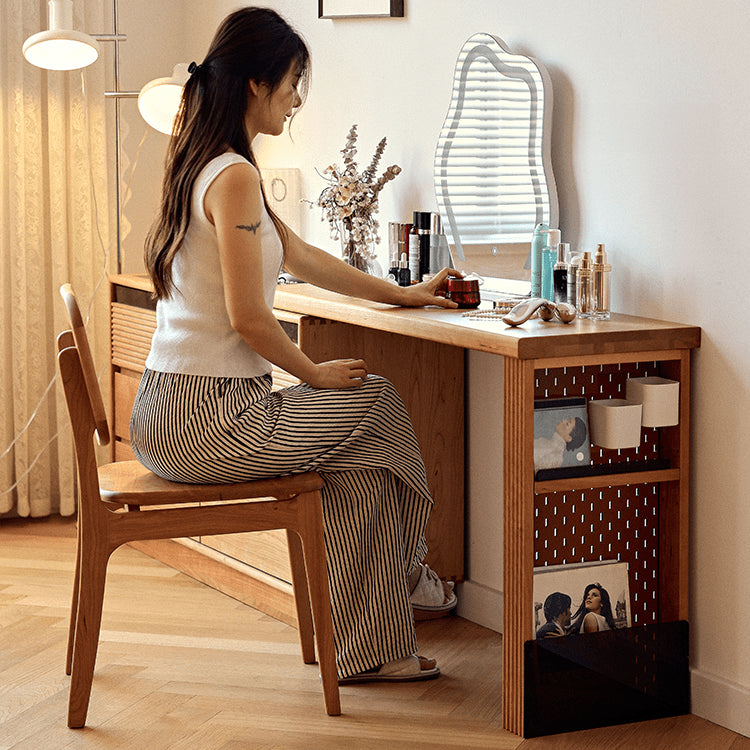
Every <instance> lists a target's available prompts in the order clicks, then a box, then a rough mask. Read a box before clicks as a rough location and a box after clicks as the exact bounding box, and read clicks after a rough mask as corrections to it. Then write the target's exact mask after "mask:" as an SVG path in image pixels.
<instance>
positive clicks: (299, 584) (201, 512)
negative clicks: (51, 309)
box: [57, 284, 341, 727]
mask: <svg viewBox="0 0 750 750" xmlns="http://www.w3.org/2000/svg"><path fill="white" fill-rule="evenodd" d="M60 293H61V295H62V297H63V299H64V301H65V305H66V307H67V310H68V315H69V317H70V323H71V330H69V331H64V332H63V333H61V334H60V335H59V336H58V339H57V344H58V365H59V368H60V373H61V376H62V382H63V386H64V390H65V399H66V402H67V407H68V414H69V416H70V421H71V424H72V427H73V437H74V442H75V450H76V462H77V465H78V479H79V504H78V546H77V554H76V571H75V582H74V586H73V603H72V607H71V616H70V629H69V633H68V654H67V662H66V673H67V674H71V675H72V677H71V683H70V696H69V702H68V726H69V727H82V726H84V724H85V723H86V714H87V712H88V705H89V698H90V695H91V683H92V680H93V676H94V664H95V661H96V651H97V646H98V642H99V629H100V625H101V615H102V600H103V597H104V584H105V579H106V573H107V562H108V560H109V557H110V555H111V554H112V552H113V551H114V550H115V549H117V548H118V547H119V546H120V545H122V544H125V543H127V542H130V541H134V540H146V539H170V538H173V537H186V536H198V535H203V534H229V533H233V532H238V531H264V530H269V529H286V532H287V539H288V543H289V556H290V561H291V570H292V579H293V580H292V583H293V586H294V596H295V604H296V609H297V619H298V625H299V634H300V642H301V645H302V658H303V660H304V662H305V663H306V664H312V663H314V662H315V640H317V646H318V657H319V662H320V676H321V681H322V684H323V696H324V700H325V707H326V711H327V712H328V714H329V715H331V716H337V715H339V714H340V713H341V707H340V703H339V688H338V680H337V676H336V663H335V652H334V646H333V629H332V623H331V603H330V594H329V590H328V574H327V570H326V556H325V547H324V542H323V514H322V506H321V499H320V488H321V487H322V486H323V481H322V479H321V477H320V476H319V475H318V474H316V473H313V472H308V473H305V474H296V475H292V476H284V477H277V478H271V479H266V480H261V481H253V482H242V483H237V484H213V485H194V484H180V483H175V482H168V481H165V480H164V479H161V478H160V477H158V476H156V475H155V474H153V473H151V472H150V471H148V470H147V469H145V468H144V467H143V466H141V464H139V463H138V462H137V461H119V462H117V463H109V464H105V465H103V466H98V467H97V461H96V453H95V449H94V434H96V436H97V439H98V441H99V443H100V444H101V445H106V444H108V443H109V440H110V437H109V435H110V433H109V427H108V424H107V417H106V413H105V411H104V404H103V401H102V396H101V391H100V390H99V385H98V382H97V378H96V372H95V370H94V363H93V359H92V357H91V351H90V349H89V345H88V339H87V338H86V330H85V328H84V325H83V319H82V317H81V312H80V309H79V307H78V303H77V302H76V298H75V295H74V293H73V290H72V288H71V287H70V285H69V284H65V285H64V286H63V287H62V288H61V289H60ZM258 498H263V499H258ZM269 498H272V499H269ZM239 500H242V501H243V502H229V501H239ZM215 501H227V502H224V503H222V504H212V505H204V506H200V507H198V506H194V507H166V508H165V507H163V506H170V505H176V504H180V503H197V502H200V503H215ZM150 506H162V507H159V508H152V509H150V510H148V508H149V507H150ZM308 587H309V588H308ZM311 606H312V616H311V612H310V610H311ZM313 623H314V627H313Z"/></svg>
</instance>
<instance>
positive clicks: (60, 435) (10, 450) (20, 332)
mask: <svg viewBox="0 0 750 750" xmlns="http://www.w3.org/2000/svg"><path fill="white" fill-rule="evenodd" d="M1 8H2V9H1V11H0V12H1V13H2V17H1V18H0V141H1V142H2V159H0V310H1V311H2V333H0V519H1V518H2V517H7V516H9V515H19V516H24V517H26V516H33V517H37V516H44V515H49V514H50V513H60V514H62V515H70V514H71V513H73V512H74V510H75V464H74V454H73V448H72V439H71V435H70V428H69V424H68V417H67V413H66V410H65V402H64V397H63V395H62V389H61V387H60V384H59V382H57V381H56V378H57V367H56V359H55V337H56V335H57V334H58V333H59V332H60V331H62V330H63V329H65V328H66V327H67V319H66V317H65V310H64V307H63V305H62V300H61V299H60V296H59V294H58V289H59V287H60V285H61V284H63V283H64V282H66V281H70V282H71V283H72V284H73V286H74V288H75V290H76V293H77V295H78V298H79V302H80V303H81V307H82V310H83V313H84V318H86V317H87V316H88V318H89V324H88V331H89V337H90V339H91V341H92V348H93V350H94V357H95V360H96V365H97V368H98V370H99V371H100V373H101V374H102V376H103V377H101V378H100V381H102V382H104V383H105V384H106V383H108V380H109V378H108V376H107V374H106V373H107V369H106V368H107V359H108V326H107V306H108V291H107V283H106V274H107V272H108V271H109V270H110V266H111V264H112V263H113V262H114V259H113V258H112V257H111V256H113V255H114V253H115V251H114V250H113V249H112V246H113V243H112V240H111V236H110V235H111V233H112V232H111V226H112V224H113V222H112V221H111V220H110V208H109V207H110V201H109V195H108V179H107V163H108V162H107V127H106V122H105V121H106V120H107V116H108V114H107V107H108V106H109V105H108V104H107V103H106V102H105V98H104V89H105V73H104V68H105V66H104V64H103V62H102V60H101V58H100V60H99V61H98V62H96V63H94V64H93V65H91V66H89V67H88V68H86V69H85V70H84V71H71V72H57V71H42V70H40V69H38V68H35V67H34V66H32V65H30V64H29V63H28V62H26V60H25V59H24V57H23V54H22V52H21V47H22V45H23V42H24V40H25V39H26V38H27V37H28V36H30V35H31V34H33V33H36V32H37V31H42V30H44V29H46V28H47V3H46V2H45V1H44V0H2V6H1ZM107 23H111V21H109V19H108V18H106V15H105V11H104V0H75V3H74V26H75V28H77V29H80V30H83V31H86V32H88V33H91V34H96V33H102V32H106V31H107V29H108V26H107V25H105V24H107ZM101 47H102V50H101V54H102V56H105V55H106V54H107V47H106V43H103V44H102V45H101ZM109 132H111V130H110V131H109ZM110 150H111V149H110ZM111 249H112V250H111ZM110 250H111V252H110ZM50 384H52V385H50ZM105 398H106V396H105Z"/></svg>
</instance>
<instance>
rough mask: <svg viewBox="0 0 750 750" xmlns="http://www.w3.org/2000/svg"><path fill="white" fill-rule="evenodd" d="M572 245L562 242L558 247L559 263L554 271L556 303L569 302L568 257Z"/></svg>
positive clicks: (556, 263)
mask: <svg viewBox="0 0 750 750" xmlns="http://www.w3.org/2000/svg"><path fill="white" fill-rule="evenodd" d="M569 255H570V244H569V243H567V242H560V243H559V244H558V246H557V261H556V262H555V265H554V267H553V269H552V275H553V280H554V287H555V302H567V301H568V262H567V261H568V256H569Z"/></svg>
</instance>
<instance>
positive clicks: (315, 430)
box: [131, 8, 458, 682]
mask: <svg viewBox="0 0 750 750" xmlns="http://www.w3.org/2000/svg"><path fill="white" fill-rule="evenodd" d="M309 64H310V62H309V53H308V50H307V48H306V46H305V44H304V42H303V41H302V40H301V39H300V37H299V36H298V35H297V34H296V33H295V31H294V30H293V29H292V28H291V27H290V26H289V25H288V24H287V23H286V22H285V21H284V20H283V19H282V18H281V17H280V16H279V15H278V14H276V13H275V12H274V11H272V10H269V9H260V8H244V9H242V10H239V11H237V12H235V13H232V14H231V15H230V16H228V17H227V18H226V19H225V20H224V22H223V23H222V24H221V26H220V28H219V30H218V31H217V33H216V36H215V38H214V40H213V42H212V44H211V47H210V49H209V52H208V54H207V56H206V58H205V60H204V61H203V62H202V63H201V64H200V65H196V64H195V63H192V64H191V66H190V70H191V77H190V79H189V80H188V82H187V84H186V85H185V89H184V93H183V98H182V103H181V107H180V111H179V113H178V117H177V121H176V124H175V131H174V134H173V136H172V138H171V141H170V144H169V150H168V154H167V163H166V173H165V177H164V183H163V191H162V201H161V208H160V212H159V215H158V217H157V219H156V221H155V223H154V226H153V227H152V229H151V232H150V233H149V236H148V238H147V240H146V252H145V258H146V266H147V268H148V271H149V274H150V276H151V278H152V280H153V284H154V287H155V291H156V297H157V300H158V302H157V329H156V333H155V335H154V338H153V342H152V346H151V351H150V354H149V356H148V359H147V362H146V370H145V372H144V374H143V379H142V381H141V385H140V388H139V391H138V396H137V398H136V403H135V407H134V409H133V415H132V421H131V440H132V446H133V449H134V451H135V453H136V456H137V457H138V459H139V460H140V461H141V462H142V463H143V464H144V465H145V466H146V467H148V468H149V469H151V470H152V471H153V472H155V473H156V474H159V475H160V476H162V477H164V478H166V479H170V480H173V481H179V482H193V483H213V482H236V481H244V480H251V479H260V478H263V477H269V476H275V475H280V474H293V473H298V472H305V471H317V472H319V473H320V474H321V475H322V477H323V478H324V480H325V487H324V489H323V491H322V496H323V514H324V518H325V538H326V551H327V555H328V570H329V580H330V586H331V598H332V611H333V624H334V635H335V647H336V661H337V669H338V674H339V679H340V681H341V682H362V681H377V680H382V681H401V680H420V679H429V678H432V677H437V676H438V674H439V670H438V668H437V666H436V665H435V662H434V660H431V659H424V658H422V657H418V656H417V644H416V636H415V632H414V618H413V612H412V606H415V607H426V608H432V609H441V608H445V609H450V608H451V607H453V606H455V595H454V594H453V592H452V589H451V584H444V583H443V582H442V581H440V580H439V579H438V578H437V576H436V575H435V574H434V573H433V572H432V571H431V570H430V569H429V568H428V567H427V566H426V565H424V564H423V563H422V562H421V561H422V560H423V558H424V555H425V553H426V545H425V538H424V530H425V524H426V523H427V518H428V516H429V513H430V508H431V506H432V499H431V497H430V494H429V491H428V489H427V483H426V477H425V468H424V464H423V462H422V458H421V455H420V452H419V447H418V445H417V441H416V439H415V436H414V432H413V430H412V426H411V423H410V420H409V416H408V414H407V413H406V410H405V408H404V405H403V403H402V401H401V399H400V397H399V395H398V394H397V393H396V391H395V389H394V388H393V386H392V385H391V383H390V382H389V381H388V380H386V379H384V378H382V377H378V376H376V375H371V374H369V373H368V372H367V366H366V364H365V362H364V361H362V360H361V359H344V360H335V361H330V362H321V363H315V362H312V361H311V360H310V359H309V358H308V357H307V356H306V355H305V354H304V353H303V352H302V351H301V350H300V349H299V348H298V347H297V346H295V345H294V344H293V343H292V342H291V341H290V339H289V337H288V336H287V335H286V333H285V332H284V331H283V330H282V328H281V326H280V325H279V323H278V322H277V320H276V318H275V317H274V315H273V312H272V308H273V299H274V290H275V287H276V281H277V278H278V275H279V273H280V271H281V270H282V268H283V269H284V270H286V271H288V272H289V273H291V274H292V275H294V276H296V277H298V278H300V279H302V280H304V281H306V282H310V283H312V284H316V285H318V286H320V287H324V288H326V289H330V290H333V291H337V292H341V293H343V294H348V295H351V296H354V297H360V298H364V299H369V300H374V301H378V302H384V303H388V304H394V305H404V306H415V307H416V306H423V305H439V306H442V307H455V306H456V305H455V303H453V302H451V301H449V300H446V299H445V297H443V296H441V292H442V291H443V290H444V287H445V281H446V278H447V277H448V276H449V275H458V274H456V272H454V271H452V270H449V269H444V270H443V271H441V272H440V273H439V274H437V275H436V276H435V277H434V278H433V279H432V280H431V281H428V282H425V283H421V284H417V285H414V286H411V287H406V288H403V287H398V286H395V285H393V284H390V283H388V282H387V281H385V280H383V279H378V278H375V277H372V276H369V275H367V274H364V273H362V272H360V271H358V270H356V269H354V268H352V267H351V266H348V265H347V264H345V263H344V262H343V261H341V260H338V259H337V258H334V257H333V256H331V255H330V254H328V253H326V252H325V251H322V250H320V249H318V248H315V247H313V246H311V245H308V244H307V243H306V242H304V241H303V240H301V239H300V238H299V237H298V236H296V235H295V234H294V232H292V231H291V230H290V229H289V228H288V227H286V226H285V225H284V224H283V223H282V222H281V221H280V220H279V219H278V217H276V216H275V215H274V213H273V212H272V211H271V210H270V209H269V207H268V205H267V203H266V199H265V196H264V193H263V188H262V185H261V181H260V175H259V172H258V168H257V165H256V162H255V157H254V155H253V150H252V142H253V139H254V138H255V136H256V135H258V134H259V133H265V134H269V135H280V134H281V133H282V132H283V129H284V124H285V121H286V120H287V118H288V117H290V116H291V115H292V114H293V113H294V112H295V110H296V109H297V108H298V107H299V106H300V105H301V103H302V99H301V97H300V94H299V93H298V90H299V89H300V88H303V87H304V84H305V83H306V81H307V77H308V75H309ZM272 363H273V364H275V365H277V366H278V367H280V368H282V369H284V370H286V371H287V372H289V373H291V374H292V375H294V376H295V377H297V378H299V380H300V381H301V383H302V384H301V385H297V386H293V387H290V388H284V389H282V390H280V391H276V392H272V391H271V375H270V373H271V367H272Z"/></svg>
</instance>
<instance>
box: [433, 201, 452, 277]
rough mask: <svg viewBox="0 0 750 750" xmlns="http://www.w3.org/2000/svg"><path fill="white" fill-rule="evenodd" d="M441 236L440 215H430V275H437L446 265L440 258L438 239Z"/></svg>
mask: <svg viewBox="0 0 750 750" xmlns="http://www.w3.org/2000/svg"><path fill="white" fill-rule="evenodd" d="M442 235H443V224H442V222H441V220H440V214H437V213H431V214H430V271H429V272H430V273H437V272H438V271H439V270H440V269H441V268H443V267H444V266H446V265H449V264H447V263H444V262H443V260H442V259H441V257H440V238H441V237H442Z"/></svg>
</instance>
